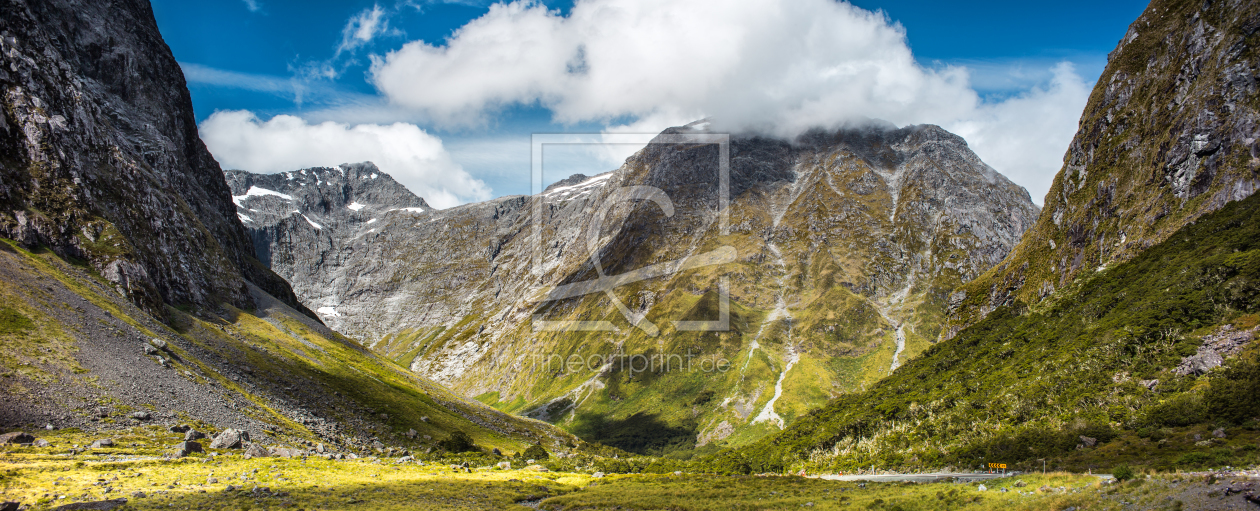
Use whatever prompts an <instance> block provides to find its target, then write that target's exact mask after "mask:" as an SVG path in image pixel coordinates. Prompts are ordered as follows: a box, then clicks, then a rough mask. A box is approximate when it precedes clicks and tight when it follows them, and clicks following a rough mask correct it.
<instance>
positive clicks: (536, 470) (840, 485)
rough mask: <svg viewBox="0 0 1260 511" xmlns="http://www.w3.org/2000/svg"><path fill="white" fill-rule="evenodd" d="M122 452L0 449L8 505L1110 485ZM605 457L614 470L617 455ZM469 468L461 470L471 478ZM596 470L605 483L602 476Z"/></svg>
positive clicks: (942, 497)
mask: <svg viewBox="0 0 1260 511" xmlns="http://www.w3.org/2000/svg"><path fill="white" fill-rule="evenodd" d="M113 434H114V441H115V443H116V447H108V448H99V449H92V450H90V451H88V452H86V453H80V454H76V455H72V456H69V457H67V456H66V455H65V452H66V451H68V450H69V449H70V447H71V445H73V444H86V443H88V442H90V441H91V440H92V439H94V438H99V436H94V435H89V434H85V433H83V432H79V431H74V430H63V431H58V432H53V433H50V434H48V435H42V436H43V437H44V438H46V439H47V440H49V441H51V442H52V445H51V446H49V447H15V446H5V447H4V448H3V450H0V465H2V466H3V467H4V470H3V471H2V472H0V485H3V487H4V490H5V492H4V500H13V501H17V502H20V503H22V504H26V505H30V506H32V508H33V509H46V508H48V507H52V506H57V505H64V504H70V503H76V502H92V501H100V500H106V499H113V498H119V497H124V498H127V499H128V502H127V507H126V509H135V510H146V509H224V510H234V511H235V510H251V509H373V510H376V509H382V510H392V509H399V510H402V509H433V510H462V509H496V510H497V509H522V510H524V509H528V508H533V509H547V510H553V511H558V510H569V509H574V510H576V509H621V510H655V509H674V510H688V511H692V510H696V511H698V510H719V509H720V510H728V509H749V510H751V509H785V508H794V509H796V508H801V507H802V506H804V507H809V508H813V509H852V508H859V509H924V510H945V509H949V510H954V509H975V510H984V509H1028V510H1033V509H1062V508H1065V507H1067V506H1073V505H1074V506H1081V505H1082V504H1084V503H1087V502H1090V501H1091V500H1092V499H1095V498H1096V497H1095V496H1094V495H1095V489H1099V490H1101V489H1103V488H1104V486H1103V485H1101V484H1100V480H1099V478H1097V477H1092V476H1085V475H1068V474H1048V475H1044V476H1043V475H1040V474H1029V475H1022V476H1019V477H1017V478H1015V477H1012V478H1003V479H1000V480H991V481H985V482H984V483H983V484H984V485H986V488H983V489H982V488H981V486H980V485H981V483H975V482H971V483H968V482H949V481H947V482H939V483H931V484H913V483H859V482H839V481H828V480H822V479H808V478H803V477H781V476H780V477H751V476H717V475H704V474H694V473H684V474H673V473H642V474H614V473H612V472H608V471H607V470H605V469H604V468H601V467H598V466H597V465H595V464H590V463H586V464H584V465H583V466H580V467H579V466H575V465H573V464H569V465H567V466H566V465H561V464H560V463H558V462H552V461H550V460H549V461H547V462H543V463H542V466H543V467H554V468H550V469H548V468H540V467H539V466H537V465H534V466H529V465H526V462H525V461H524V460H520V459H507V458H502V459H500V460H506V461H509V462H510V463H511V468H510V469H506V470H505V469H501V468H499V467H498V466H497V465H496V463H497V461H496V459H497V458H493V457H489V456H437V455H419V456H417V458H418V459H415V460H401V461H400V460H397V459H375V458H363V459H358V460H344V461H333V460H327V459H323V458H320V457H314V456H312V457H309V458H253V459H244V458H243V457H242V456H240V454H239V453H233V452H230V451H223V450H213V454H214V457H211V456H209V455H207V454H195V455H192V456H189V457H185V458H179V459H166V458H163V457H162V455H163V454H165V452H166V451H168V450H169V449H170V447H171V446H173V445H174V444H176V443H178V442H179V441H180V440H181V437H180V435H178V434H173V433H170V432H168V431H165V430H164V429H163V428H158V427H140V428H131V429H127V430H119V431H115V432H114V433H113ZM609 461H614V460H611V459H609ZM465 467H467V468H465ZM596 471H602V472H607V474H596V473H595V472H596ZM1109 492H1115V490H1109Z"/></svg>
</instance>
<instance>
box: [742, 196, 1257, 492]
mask: <svg viewBox="0 0 1260 511" xmlns="http://www.w3.org/2000/svg"><path fill="white" fill-rule="evenodd" d="M1257 312H1260V197H1256V196H1253V197H1251V198H1249V199H1247V200H1245V201H1241V202H1234V203H1231V204H1229V205H1228V206H1226V207H1225V208H1223V209H1222V210H1220V211H1218V212H1216V213H1213V214H1210V215H1207V216H1205V217H1202V218H1201V219H1200V220H1199V221H1198V222H1196V223H1194V224H1191V225H1188V226H1186V227H1184V228H1182V229H1181V230H1180V231H1178V232H1177V233H1175V234H1174V235H1172V236H1170V237H1169V239H1168V240H1167V241H1165V242H1163V243H1161V244H1159V245H1156V246H1154V247H1152V248H1150V249H1148V250H1147V251H1145V252H1143V253H1142V254H1141V255H1139V256H1138V257H1136V258H1134V259H1133V260H1131V261H1129V262H1126V263H1123V264H1119V265H1117V266H1115V267H1113V268H1110V269H1104V270H1101V271H1097V272H1095V273H1092V274H1089V275H1086V276H1083V277H1082V278H1081V279H1079V280H1078V281H1077V282H1076V283H1075V284H1074V285H1073V286H1071V287H1069V288H1065V289H1062V290H1060V291H1059V293H1057V294H1056V295H1054V296H1052V297H1051V298H1050V299H1049V300H1047V301H1045V302H1043V303H1042V304H1040V305H1039V306H1037V307H1035V308H1032V309H1023V310H1015V309H1012V308H1009V307H1004V308H1000V309H998V310H996V311H994V312H993V313H992V314H990V315H989V317H988V318H986V319H985V320H984V321H981V322H980V323H977V324H976V325H974V326H972V327H970V328H967V329H965V330H963V331H962V332H960V333H959V334H958V336H957V337H955V338H954V339H952V340H949V341H945V342H942V343H939V344H937V345H934V346H932V347H931V348H929V349H927V350H926V351H925V352H924V353H923V354H922V355H921V356H920V357H918V358H917V359H914V360H912V361H910V362H909V363H907V364H906V365H904V366H903V367H901V368H900V369H899V370H897V371H896V372H895V373H894V374H893V375H891V376H889V377H888V378H886V379H884V380H882V381H880V382H879V383H878V384H877V385H875V386H874V387H873V388H871V389H870V390H868V391H866V392H860V393H854V394H848V395H845V396H842V397H839V398H837V399H835V400H833V401H832V402H830V403H829V404H828V405H826V406H825V407H823V408H821V409H818V410H815V411H813V412H811V413H810V414H809V415H807V416H805V417H802V418H800V419H798V420H797V421H796V422H795V423H793V424H792V425H790V426H789V427H788V428H787V430H785V431H784V432H783V433H781V434H778V435H775V436H772V437H768V438H766V439H764V440H761V441H759V442H757V443H755V444H753V445H751V446H749V447H747V448H744V449H740V450H737V451H728V452H724V453H722V454H721V455H720V456H719V459H718V463H719V464H722V463H725V464H727V465H726V466H727V467H728V468H729V469H732V470H737V471H739V470H743V471H753V472H761V471H779V470H784V469H789V468H791V469H795V468H799V467H811V468H814V469H841V470H843V469H855V468H859V467H869V466H870V465H871V464H873V463H874V464H878V465H879V466H881V467H904V468H913V467H939V466H944V465H955V466H962V467H971V468H974V466H975V465H976V464H977V463H981V462H983V461H984V460H991V461H1002V462H1008V463H1017V462H1030V461H1031V460H1035V459H1038V458H1050V459H1052V463H1059V464H1071V463H1073V462H1080V463H1084V464H1088V463H1093V462H1099V461H1100V459H1105V456H1103V454H1106V453H1108V452H1110V453H1111V455H1116V456H1122V455H1123V454H1124V453H1125V452H1126V448H1125V447H1126V446H1127V447H1128V450H1127V452H1129V453H1130V454H1132V453H1135V452H1146V455H1144V456H1138V457H1137V458H1136V459H1135V461H1137V462H1141V463H1145V464H1151V465H1157V466H1158V465H1168V466H1173V465H1195V464H1199V465H1202V464H1211V463H1221V464H1224V463H1226V462H1229V461H1230V460H1236V461H1245V460H1249V459H1250V460H1252V461H1253V462H1254V461H1255V458H1256V451H1255V449H1256V445H1255V440H1256V439H1257V434H1256V431H1255V430H1256V429H1257V422H1256V421H1257V417H1258V416H1260V399H1257V398H1256V396H1260V350H1258V349H1257V347H1256V342H1255V341H1254V340H1253V341H1252V342H1250V343H1249V344H1248V345H1247V347H1246V348H1245V350H1244V351H1243V352H1242V353H1241V354H1240V355H1239V356H1237V357H1233V358H1229V359H1227V360H1226V365H1225V367H1223V368H1219V369H1216V370H1214V371H1211V372H1209V373H1208V374H1207V375H1204V376H1198V377H1196V376H1178V375H1176V374H1174V372H1173V369H1174V368H1175V367H1176V366H1177V365H1178V363H1179V362H1180V361H1181V359H1182V357H1185V356H1188V355H1193V354H1194V353H1195V352H1196V350H1197V349H1198V347H1199V345H1200V344H1201V342H1202V341H1201V337H1202V336H1203V335H1205V334H1208V333H1212V332H1217V331H1218V327H1219V326H1220V325H1225V324H1233V325H1234V326H1235V327H1237V328H1240V329H1244V328H1254V327H1255V325H1256V324H1257V321H1258V320H1260V317H1258V316H1257ZM1155 379H1158V380H1159V383H1158V384H1157V385H1154V387H1153V389H1148V388H1147V386H1145V385H1143V384H1142V381H1143V380H1148V381H1149V380H1155ZM1217 427H1223V428H1225V432H1226V438H1225V439H1219V440H1212V437H1211V436H1210V435H1207V433H1208V431H1211V430H1214V429H1215V428H1217ZM1179 434H1180V435H1179ZM1195 434H1198V435H1199V437H1200V438H1205V439H1207V440H1200V438H1194V437H1193V435H1195ZM1082 435H1084V436H1087V437H1090V438H1094V439H1097V440H1098V441H1099V445H1098V446H1096V447H1093V448H1088V447H1087V448H1085V449H1078V448H1077V445H1078V444H1080V443H1082V440H1081V439H1080V438H1079V437H1080V436H1082ZM1187 437H1190V438H1193V440H1190V441H1187V440H1186V438H1187ZM1116 439H1118V440H1116ZM1117 442H1119V443H1120V445H1118V446H1117V445H1116V443H1117ZM1248 445H1250V448H1248V447H1247V446H1248ZM1109 446H1110V447H1109ZM1143 446H1146V447H1143ZM1165 447H1166V449H1164V448H1165ZM1108 449H1110V451H1108ZM1143 449H1146V450H1145V451H1143ZM1160 449H1163V450H1162V451H1161V450H1160ZM1091 452H1096V453H1099V454H1098V455H1095V456H1091V455H1090V453H1091Z"/></svg>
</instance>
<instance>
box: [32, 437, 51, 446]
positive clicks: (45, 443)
mask: <svg viewBox="0 0 1260 511" xmlns="http://www.w3.org/2000/svg"><path fill="white" fill-rule="evenodd" d="M31 445H33V446H35V447H48V446H49V445H52V444H50V443H48V441H47V440H44V439H43V438H38V439H36V440H35V441H34V442H32V443H31Z"/></svg>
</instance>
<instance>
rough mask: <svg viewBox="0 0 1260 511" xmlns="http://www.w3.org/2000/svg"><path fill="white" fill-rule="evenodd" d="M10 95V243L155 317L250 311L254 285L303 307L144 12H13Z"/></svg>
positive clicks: (1, 188) (3, 54) (6, 14)
mask: <svg viewBox="0 0 1260 511" xmlns="http://www.w3.org/2000/svg"><path fill="white" fill-rule="evenodd" d="M0 95H2V96H3V97H2V98H0V101H2V102H3V108H2V109H0V111H2V112H3V113H0V236H4V237H8V238H12V239H16V240H18V241H20V242H21V243H23V244H24V245H27V246H36V245H45V246H48V247H50V248H52V249H53V250H54V251H55V252H57V253H58V254H60V255H63V256H70V257H75V258H78V259H83V260H87V261H88V262H89V263H90V264H91V265H92V266H93V267H94V268H95V269H96V270H97V271H99V272H100V274H101V275H102V276H104V277H105V278H107V279H109V280H110V281H111V282H113V283H114V284H115V290H116V291H117V292H119V293H123V294H125V295H128V296H130V297H131V298H132V299H133V300H134V301H135V302H136V303H138V304H141V305H142V306H144V307H145V308H146V309H147V310H149V311H151V312H157V313H159V314H161V312H162V308H161V304H162V303H163V302H165V303H171V304H191V305H198V306H209V307H217V306H218V305H219V304H220V303H222V302H228V303H231V304H233V305H235V306H237V307H243V308H251V307H252V302H251V300H250V297H249V292H248V290H247V288H246V286H245V281H246V280H247V279H248V280H250V281H253V282H254V283H256V284H258V285H259V286H260V287H262V288H264V289H265V290H267V291H268V292H270V293H271V294H273V295H276V296H278V297H281V298H282V299H285V300H286V301H288V302H291V303H293V304H295V305H296V299H295V298H294V296H293V295H292V293H291V291H290V290H289V288H288V286H287V284H285V283H284V282H283V281H282V280H280V279H279V278H277V277H276V276H275V275H274V274H272V273H271V272H270V271H267V270H266V268H265V267H263V266H261V265H259V264H258V263H257V261H254V260H253V257H252V252H253V250H252V247H251V245H250V242H249V238H248V237H247V235H246V233H245V230H244V228H243V227H242V226H241V224H240V222H239V221H238V220H237V219H236V218H235V215H234V213H235V208H234V207H233V205H232V203H231V201H230V198H229V195H228V190H227V186H226V185H225V184H224V183H223V179H222V178H221V170H220V168H219V165H218V163H216V162H215V160H214V158H213V157H211V155H210V153H209V152H208V151H206V148H205V146H204V145H203V144H202V142H201V139H200V138H199V137H198V134H197V126H196V124H195V119H194V117H193V111H192V103H191V101H190V99H189V94H188V89H187V88H186V87H185V84H184V79H183V74H182V73H181V71H180V68H179V65H178V64H177V63H176V61H175V59H174V57H173V56H172V55H171V53H170V50H169V49H168V48H167V47H166V45H165V43H163V42H162V38H161V35H160V34H159V33H158V29H157V24H156V22H155V21H154V19H153V13H152V10H151V9H150V7H149V5H148V2H145V1H134V0H133V1H121V2H78V1H72V0H49V1H37V2H28V1H25V0H16V1H11V2H5V3H4V4H3V6H0ZM299 307H300V305H299Z"/></svg>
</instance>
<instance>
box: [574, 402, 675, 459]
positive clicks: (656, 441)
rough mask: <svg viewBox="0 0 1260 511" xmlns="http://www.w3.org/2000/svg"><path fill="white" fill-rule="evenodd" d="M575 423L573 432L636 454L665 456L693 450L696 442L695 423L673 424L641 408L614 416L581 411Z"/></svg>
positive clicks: (586, 438)
mask: <svg viewBox="0 0 1260 511" xmlns="http://www.w3.org/2000/svg"><path fill="white" fill-rule="evenodd" d="M573 423H574V427H573V429H572V431H573V433H574V434H576V435H577V436H579V437H581V438H582V439H583V440H586V441H588V442H599V443H601V444H604V445H607V446H612V447H616V448H618V449H621V450H624V451H629V452H633V453H636V454H650V455H654V456H663V455H666V454H669V453H671V452H676V451H683V450H686V451H690V450H692V449H693V448H694V446H695V443H696V425H695V424H694V423H685V424H681V425H671V424H669V423H667V422H665V421H664V420H661V418H660V417H659V416H658V415H657V414H650V413H642V412H640V413H636V414H634V415H631V416H629V417H626V418H624V419H620V420H612V419H608V418H606V417H604V416H602V415H600V414H596V413H579V414H578V415H577V417H575V418H574V420H573Z"/></svg>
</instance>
